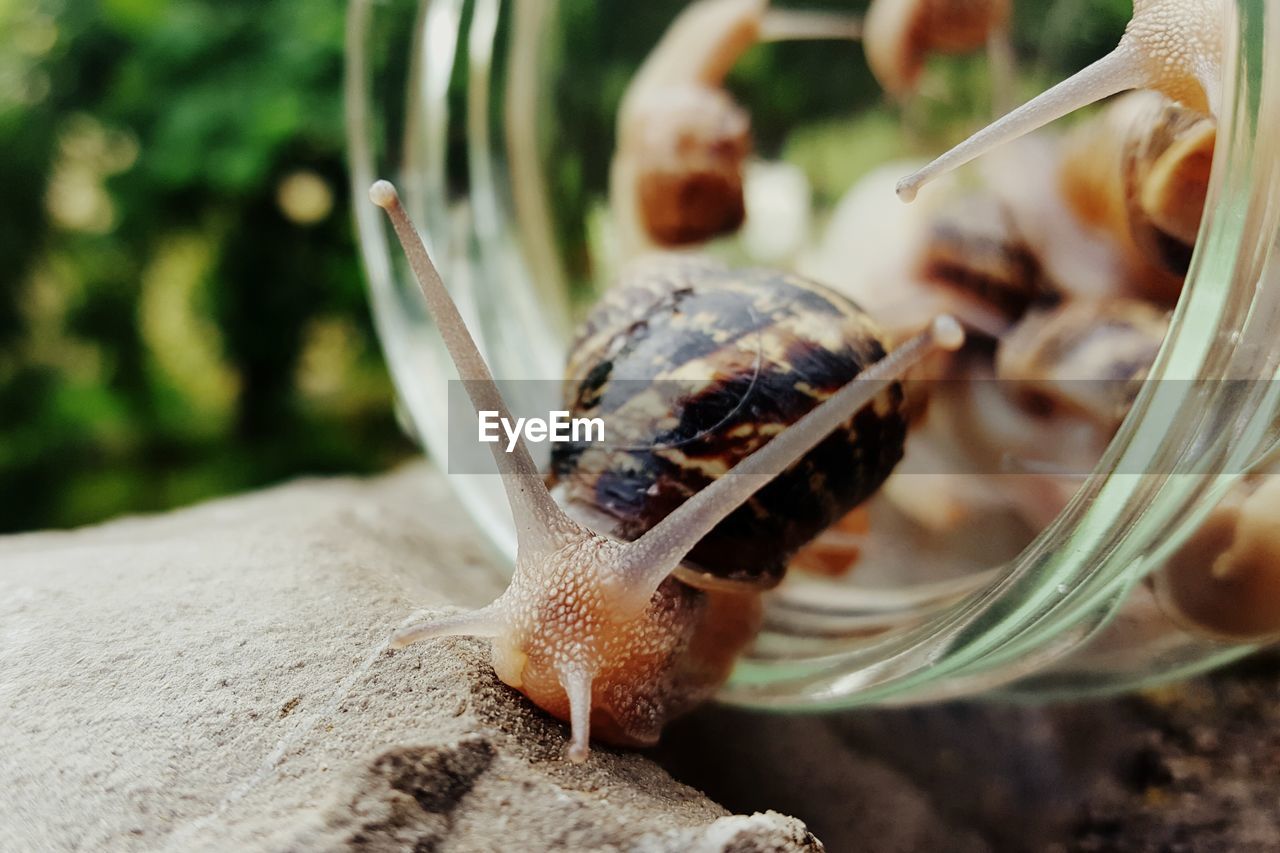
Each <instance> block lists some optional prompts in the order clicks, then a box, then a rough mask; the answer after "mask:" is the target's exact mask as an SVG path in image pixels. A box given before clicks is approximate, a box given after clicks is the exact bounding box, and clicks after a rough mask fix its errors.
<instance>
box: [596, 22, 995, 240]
mask: <svg viewBox="0 0 1280 853" xmlns="http://www.w3.org/2000/svg"><path fill="white" fill-rule="evenodd" d="M1008 10H1009V0H875V2H874V3H873V4H872V6H871V9H870V11H869V12H868V14H867V18H866V29H865V38H864V44H865V45H866V50H867V58H868V61H869V62H870V64H871V68H872V71H873V73H874V74H875V75H876V76H877V78H878V79H879V80H880V82H881V83H882V85H884V86H885V88H886V89H887V90H888V91H891V92H894V93H896V94H899V95H902V94H905V93H906V91H907V90H908V89H909V88H910V87H911V86H913V85H914V81H915V78H916V77H917V76H918V75H919V72H920V69H921V67H922V65H923V62H924V59H925V57H926V56H927V55H928V54H929V53H931V52H950V53H955V52H965V51H968V50H972V49H975V48H977V47H980V46H981V45H983V44H986V43H987V42H988V40H989V38H990V37H991V36H990V34H991V33H992V32H995V31H1001V32H1003V30H1004V29H1005V28H1006V26H1007V20H1008V16H1009V15H1008ZM862 36H863V26H862V22H861V21H858V20H857V19H856V18H850V17H848V16H845V15H839V14H834V13H822V12H806V11H796V10H786V9H778V8H774V7H772V6H771V5H770V4H769V2H768V0H699V2H695V3H693V4H691V5H690V6H689V7H688V8H686V9H685V10H684V11H683V12H682V13H681V14H680V15H679V17H677V18H676V20H675V21H674V22H673V23H672V24H671V26H670V27H669V28H668V29H667V32H666V33H665V34H664V36H663V38H662V40H661V41H660V42H659V44H658V45H657V47H656V48H654V50H653V51H652V52H651V53H650V54H649V56H648V58H647V59H646V60H645V62H644V64H643V65H642V66H641V68H640V70H639V71H638V72H636V75H635V77H634V78H633V79H632V81H631V84H630V85H629V86H628V88H627V91H626V94H625V95H624V96H623V99H622V103H621V105H620V107H619V109H618V122H617V134H618V144H617V151H616V153H615V155H614V159H613V163H612V165H611V168H610V178H609V183H610V196H611V199H610V204H611V207H612V209H613V211H614V215H615V217H616V219H617V224H618V231H619V234H620V240H621V242H622V244H623V250H624V254H627V255H631V254H635V253H637V252H639V251H642V250H645V249H648V248H652V247H653V246H655V245H657V246H668V247H672V246H683V245H689V244H695V243H701V242H704V241H706V240H709V239H711V238H713V237H716V236H719V235H722V234H728V233H731V232H734V231H736V230H737V229H738V228H739V227H740V226H741V225H742V222H743V219H744V217H745V216H746V206H745V201H744V195H743V182H744V167H745V164H746V161H747V159H748V158H749V157H750V155H751V152H752V139H751V119H750V116H749V115H748V114H747V112H746V110H744V109H743V108H742V107H741V106H740V105H739V104H737V103H736V102H735V101H734V99H733V98H732V97H731V96H730V95H729V93H728V92H727V91H725V88H724V81H725V77H726V76H727V75H728V73H729V71H730V70H731V69H732V68H733V66H734V65H735V64H736V63H737V61H738V59H739V58H740V57H741V56H742V55H743V54H744V53H745V52H746V51H747V50H748V49H749V48H750V47H752V46H753V45H755V44H759V43H761V42H767V41H789V40H798V39H808V40H812V39H837V40H853V39H858V38H859V37H862Z"/></svg>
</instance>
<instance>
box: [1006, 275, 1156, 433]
mask: <svg viewBox="0 0 1280 853" xmlns="http://www.w3.org/2000/svg"><path fill="white" fill-rule="evenodd" d="M1168 329H1169V320H1168V315H1167V313H1166V312H1164V311H1162V310H1161V309H1159V308H1157V307H1155V306H1153V305H1150V304H1148V303H1146V302H1143V301H1140V300H1137V299H1123V298H1121V299H1109V300H1104V301H1100V302H1083V301H1077V302H1070V303H1066V304H1063V305H1061V306H1058V307H1056V308H1051V309H1045V310H1038V311H1033V312H1032V313H1030V314H1028V315H1027V316H1026V317H1025V318H1024V319H1023V320H1022V322H1021V323H1019V324H1018V326H1017V327H1015V328H1014V330H1013V331H1012V332H1010V333H1009V334H1008V335H1007V336H1005V337H1004V338H1003V339H1002V340H1001V341H1000V344H999V346H998V348H997V350H996V361H995V365H996V369H995V375H996V377H997V378H998V379H1000V380H1003V381H1005V382H1007V383H1010V388H1012V389H1014V390H1015V392H1016V394H1017V395H1018V396H1020V397H1022V398H1023V400H1024V403H1025V405H1027V406H1028V407H1030V408H1035V409H1039V410H1040V411H1042V412H1046V413H1049V412H1053V413H1060V412H1067V413H1070V414H1073V415H1079V416H1082V417H1085V418H1088V419H1089V420H1091V421H1093V422H1094V423H1096V424H1098V425H1099V427H1101V428H1102V429H1104V430H1105V431H1106V432H1107V434H1108V437H1110V433H1111V432H1113V431H1114V430H1115V429H1116V428H1117V427H1118V426H1119V425H1120V422H1121V421H1122V420H1123V419H1124V416H1125V414H1127V413H1128V411H1129V408H1130V406H1132V405H1133V401H1134V399H1135V398H1136V397H1137V393H1138V389H1139V388H1140V387H1141V384H1142V381H1143V380H1144V379H1145V378H1146V376H1147V372H1148V371H1149V370H1150V368H1151V365H1152V364H1153V363H1154V362H1155V358H1156V354H1157V353H1158V352H1159V350H1160V344H1161V342H1163V340H1164V336H1165V333H1166V332H1167V331H1168Z"/></svg>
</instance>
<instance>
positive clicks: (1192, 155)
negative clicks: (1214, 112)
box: [1060, 92, 1217, 305]
mask: <svg viewBox="0 0 1280 853" xmlns="http://www.w3.org/2000/svg"><path fill="white" fill-rule="evenodd" d="M1216 138H1217V124H1216V122H1215V121H1214V120H1213V119H1211V118H1209V117H1207V116H1204V115H1201V114H1200V113H1196V112H1193V111H1191V110H1188V109H1186V108H1184V107H1180V106H1178V105H1177V104H1175V103H1173V102H1172V101H1170V100H1168V99H1167V98H1164V97H1163V96H1161V95H1159V94H1156V93H1153V92H1140V93H1135V94H1131V95H1127V96H1125V97H1123V98H1120V99H1119V100H1117V101H1116V102H1115V103H1114V104H1112V105H1110V106H1109V107H1107V109H1105V110H1104V111H1103V112H1102V113H1101V114H1100V115H1098V116H1097V117H1095V118H1093V119H1092V120H1090V121H1088V122H1085V123H1084V124H1083V125H1081V126H1080V128H1078V129H1077V130H1076V131H1074V132H1073V133H1072V134H1071V135H1070V136H1069V137H1068V139H1067V141H1066V144H1065V146H1064V151H1063V158H1062V168H1061V172H1060V183H1061V187H1062V191H1063V194H1064V196H1065V197H1066V199H1067V202H1068V204H1069V205H1070V207H1071V209H1072V210H1073V212H1074V213H1075V214H1076V215H1077V216H1079V217H1080V219H1081V220H1082V221H1083V222H1084V223H1085V224H1087V225H1089V226H1091V227H1094V228H1097V229H1099V230H1101V231H1104V232H1106V233H1107V234H1108V235H1110V237H1111V238H1112V240H1113V241H1114V242H1115V243H1116V244H1117V246H1118V247H1119V248H1120V250H1121V252H1122V254H1123V255H1124V257H1125V260H1126V266H1127V268H1128V279H1129V283H1130V290H1132V291H1133V292H1136V293H1138V294H1140V295H1143V296H1146V297H1147V298H1150V299H1154V300H1156V301H1158V302H1161V303H1164V304H1170V305H1171V304H1173V302H1175V301H1176V300H1177V298H1178V294H1179V293H1180V292H1181V290H1182V280H1183V277H1184V276H1185V275H1186V272H1187V267H1188V265H1189V263H1190V260H1191V252H1192V249H1193V248H1194V246H1195V240H1196V234H1197V232H1198V230H1199V227H1200V218H1201V215H1202V214H1203V212H1204V204H1205V197H1206V195H1207V193H1208V187H1209V173H1210V170H1211V167H1212V163H1213V150H1214V144H1215V142H1216Z"/></svg>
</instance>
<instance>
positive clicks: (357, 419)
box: [0, 0, 1130, 531]
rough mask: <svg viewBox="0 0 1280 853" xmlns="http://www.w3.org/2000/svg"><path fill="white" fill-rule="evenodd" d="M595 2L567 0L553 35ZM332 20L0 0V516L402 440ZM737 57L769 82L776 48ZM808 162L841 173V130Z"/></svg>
mask: <svg viewBox="0 0 1280 853" xmlns="http://www.w3.org/2000/svg"><path fill="white" fill-rule="evenodd" d="M591 2H592V0H571V1H570V0H566V2H563V3H562V4H561V7H562V8H561V15H562V16H563V17H562V20H563V21H564V22H565V26H566V32H576V31H575V30H574V29H573V16H574V14H575V10H576V11H577V12H578V13H580V14H581V15H582V16H583V17H584V19H585V18H588V17H590V18H594V17H595V16H594V15H591V14H590V3H591ZM584 4H585V5H584ZM810 5H818V6H826V7H843V6H845V5H846V4H844V3H839V2H822V3H813V4H810ZM847 5H848V6H851V7H853V8H855V9H856V8H860V7H862V6H864V5H865V3H861V2H859V3H853V2H850V3H849V4H847ZM1039 6H1040V4H1038V3H1031V2H1028V0H1021V2H1020V3H1018V7H1019V12H1018V14H1019V26H1018V33H1019V45H1018V46H1019V49H1020V52H1023V53H1026V54H1037V55H1042V56H1043V55H1045V54H1046V53H1052V52H1053V50H1052V45H1050V46H1049V49H1048V50H1046V45H1045V44H1044V35H1043V33H1044V31H1045V22H1044V21H1043V20H1042V17H1043V16H1042V14H1041V12H1040V10H1039ZM1062 7H1066V8H1067V10H1068V16H1067V17H1066V18H1065V19H1064V20H1066V21H1067V23H1069V24H1070V25H1071V27H1072V39H1070V40H1069V42H1067V41H1064V42H1063V44H1064V45H1065V44H1068V43H1069V45H1070V48H1069V50H1070V55H1066V54H1063V53H1062V52H1061V51H1060V52H1059V55H1057V56H1055V57H1054V59H1055V63H1054V64H1055V65H1058V64H1060V65H1061V66H1062V67H1065V68H1070V67H1079V65H1082V64H1083V63H1084V62H1085V61H1087V60H1089V59H1091V58H1093V57H1094V56H1096V55H1097V54H1098V53H1100V52H1101V51H1102V50H1103V49H1105V47H1106V46H1107V44H1108V40H1110V41H1111V42H1112V43H1114V38H1115V35H1116V33H1117V32H1118V31H1119V29H1120V27H1121V26H1122V25H1123V22H1124V21H1125V20H1126V19H1127V17H1128V13H1129V8H1130V7H1129V3H1128V2H1127V0H1079V2H1075V3H1060V4H1059V7H1058V13H1057V14H1058V15H1059V17H1062V14H1061V10H1062ZM1076 9H1078V11H1079V15H1078V16H1075V15H1071V14H1070V12H1071V11H1072V10H1076ZM344 15H345V4H344V3H342V2H340V0H0V530H5V531H12V530H24V529H33V528H39V527H63V526H70V525H77V524H83V523H87V522H92V521H96V520H100V519H103V518H107V517H109V516H112V515H116V514H119V513H122V512H137V511H148V510H158V509H163V508H166V507H170V506H175V505H180V504H184V503H190V502H192V501H195V500H197V499H201V498H205V497H209V496H212V495H218V494H224V493H228V492H233V491H239V490H244V489H248V488H252V487H255V486H259V485H263V484H267V483H273V482H278V481H280V480H282V479H285V478H288V477H290V476H294V475H298V474H303V473H315V474H324V473H332V472H369V471H377V470H382V469H385V468H387V467H389V466H391V465H393V464H394V463H395V462H396V461H397V460H400V459H404V458H406V457H407V456H409V455H410V454H411V453H412V452H413V446H412V445H411V443H410V442H409V441H408V440H407V439H406V438H404V436H403V434H402V433H401V431H400V430H399V428H398V427H397V425H396V421H395V416H394V408H393V404H392V390H391V386H390V382H389V380H388V378H387V375H386V373H385V370H384V368H383V365H382V362H381V358H380V354H379V352H378V347H377V342H376V340H375V337H374V335H373V331H372V327H371V324H370V320H369V316H368V312H367V309H366V306H365V302H364V294H363V284H362V280H361V273H360V268H359V262H358V253H357V250H356V246H355V245H354V242H353V237H352V230H351V222H350V220H351V215H350V207H349V205H350V198H349V193H348V190H347V185H346V175H345V165H344V140H343V124H342V121H343V113H342V95H341V92H342V72H343V55H342V50H343V24H344ZM588 35H589V33H588ZM640 35H642V36H645V37H646V38H647V37H648V36H647V35H645V34H640ZM629 37H637V36H627V35H625V34H618V33H610V34H609V39H608V40H607V41H609V42H614V41H616V40H617V39H618V38H629ZM596 47H599V46H598V45H597V46H596ZM1065 49H1066V48H1064V50H1065ZM632 52H633V53H634V52H635V51H632ZM575 55H576V56H577V57H579V58H577V59H575V61H580V62H581V63H582V64H583V65H584V72H583V73H582V75H581V76H580V79H581V80H583V81H596V80H613V81H614V82H615V84H616V85H614V86H613V87H612V90H611V91H612V94H608V95H607V96H598V97H586V98H584V99H582V103H585V104H588V105H590V107H591V109H593V110H597V111H598V112H599V115H598V116H594V117H592V121H591V122H590V123H591V124H593V125H595V126H597V127H598V128H603V129H605V133H604V135H605V136H607V130H608V128H610V127H611V122H612V112H611V110H612V103H611V102H612V101H614V100H616V97H617V96H618V94H620V92H621V88H622V87H623V86H624V85H625V80H619V79H617V78H618V75H617V74H612V75H611V74H607V73H604V71H603V70H602V69H600V68H590V67H588V66H604V65H607V64H608V62H609V53H608V52H607V51H605V50H603V49H593V46H592V45H591V44H587V45H584V47H583V48H582V49H581V51H580V53H577V54H575ZM741 73H743V74H746V75H755V76H756V77H757V78H760V77H762V78H763V79H766V80H769V79H775V78H774V77H773V76H772V74H771V72H770V68H769V60H768V57H767V56H766V57H764V58H763V59H759V60H757V61H754V62H751V63H747V64H745V65H744V68H743V69H742V72H741ZM778 79H781V78H778ZM812 85H813V86H821V87H847V86H848V81H847V80H841V79H836V77H835V76H831V77H830V79H817V80H814V81H813V83H812ZM807 88H808V86H807V85H806V86H802V87H800V88H799V89H797V90H795V91H790V90H788V91H783V92H780V93H778V95H777V97H778V98H780V99H787V98H795V99H801V100H803V98H804V96H805V90H806V89H807ZM886 122H887V123H886V125H885V127H886V128H888V129H887V130H885V132H884V134H883V136H884V145H885V146H888V147H889V148H892V146H893V145H895V144H896V142H895V138H896V137H895V136H894V131H893V128H894V126H895V124H894V122H892V121H888V120H886ZM864 130H866V131H867V132H870V130H873V128H864ZM598 155H599V156H597V157H596V158H595V159H596V161H597V162H596V163H595V164H587V165H585V166H584V167H583V168H584V169H585V168H594V169H601V168H605V167H606V166H607V161H608V152H607V151H602V152H598ZM807 156H809V157H810V158H812V157H819V158H827V159H828V160H830V163H831V171H832V173H833V174H834V173H835V172H840V171H841V170H844V171H848V168H849V161H848V160H847V158H846V156H845V155H844V154H843V153H842V152H841V150H840V148H839V146H838V145H837V146H836V147H831V146H825V147H824V146H821V145H818V146H817V147H816V148H815V150H814V151H813V152H810V153H809V155H807ZM575 174H577V173H574V172H573V170H569V172H567V173H566V174H565V175H563V176H560V177H561V178H562V179H563V180H559V183H561V184H564V186H563V187H560V188H559V189H558V190H557V191H558V192H561V193H563V194H564V195H565V196H566V197H567V196H571V195H572V185H573V183H574V180H578V181H579V182H581V176H580V175H579V176H578V178H575ZM849 179H850V178H849V177H848V176H845V177H842V178H841V182H840V183H841V185H847V180H849Z"/></svg>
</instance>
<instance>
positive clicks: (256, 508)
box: [0, 467, 821, 853]
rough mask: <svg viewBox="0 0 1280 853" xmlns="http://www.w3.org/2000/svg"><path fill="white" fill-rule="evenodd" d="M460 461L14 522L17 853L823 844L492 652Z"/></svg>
mask: <svg viewBox="0 0 1280 853" xmlns="http://www.w3.org/2000/svg"><path fill="white" fill-rule="evenodd" d="M492 566H493V563H492V562H491V558H490V556H489V555H488V553H487V552H486V550H485V548H484V547H483V546H482V545H481V544H480V543H479V542H478V541H477V537H476V534H475V533H474V529H473V528H472V527H471V526H470V525H469V524H468V523H467V522H466V520H465V519H464V518H463V516H462V514H461V510H460V509H459V508H458V507H457V505H456V501H454V500H453V499H452V497H451V496H450V495H449V494H448V492H447V491H446V489H445V486H444V483H443V481H442V479H441V478H439V477H437V476H434V475H429V474H428V472H427V469H425V468H423V467H417V468H411V469H408V470H406V471H403V472H401V473H399V474H396V475H392V476H390V477H387V478H383V479H380V480H377V481H371V482H359V481H351V480H337V481H326V482H302V483H296V484H293V485H291V486H287V487H284V488H280V489H275V490H271V491H268V492H264V493H260V494H257V495H252V496H248V497H243V498H235V499H230V500H225V501H219V502H215V503H212V504H207V505H204V506H201V507H197V508H195V509H191V510H186V511H183V512H177V513H173V514H171V515H167V516H161V517H155V518H140V519H129V520H123V521H119V522H115V523H112V524H108V525H105V526H102V527H98V528H92V529H86V530H81V531H76V532H71V533H45V534H35V535H28V536H18V537H11V538H8V539H4V540H0V790H3V791H4V801H3V805H2V806H0V849H2V850H15V851H16V850H22V851H39V850H69V849H79V850H94V851H103V850H182V851H186V850H335V851H337V850H387V851H391V850H413V851H426V850H450V851H454V850H457V851H462V850H507V849H515V848H518V849H521V850H525V851H536V850H548V849H573V850H577V849H581V850H620V849H626V850H639V851H660V850H702V851H708V853H711V851H722V850H723V851H729V850H741V851H746V850H751V851H800V850H819V849H821V848H820V845H819V844H818V842H817V841H816V840H815V839H814V838H813V837H812V836H811V835H809V834H808V833H807V832H806V831H805V828H804V827H803V825H801V824H800V823H799V822H797V821H795V820H793V819H791V818H787V817H784V816H781V815H778V814H776V813H765V814H759V815H754V816H741V815H740V816H734V815H730V814H729V813H728V812H727V811H726V810H725V809H723V808H721V807H720V806H718V805H716V804H715V803H714V802H712V801H711V800H709V799H707V798H706V797H704V796H703V795H701V794H699V793H698V792H697V791H695V790H693V789H691V788H688V787H685V786H684V785H681V784H678V783H676V782H675V781H673V780H672V779H671V778H670V777H669V776H668V775H667V774H666V773H665V772H664V771H663V770H662V769H661V768H659V767H658V766H656V765H655V764H654V763H653V762H652V761H650V760H648V759H647V758H645V757H643V756H640V755H637V754H634V753H625V752H614V751H610V750H607V749H598V750H597V751H596V752H595V753H594V754H593V757H592V759H591V761H590V762H588V763H587V764H586V765H585V766H581V767H579V766H574V765H570V764H568V763H567V762H566V761H564V760H563V758H562V750H563V744H564V737H565V733H564V729H563V727H562V726H561V725H559V724H558V723H556V722H554V721H552V720H550V719H548V718H546V717H544V716H543V715H542V714H541V713H539V712H537V711H536V710H534V709H532V708H531V707H530V706H529V705H528V704H527V703H526V702H524V701H523V699H522V698H521V697H520V696H518V695H517V694H515V693H514V692H513V691H511V690H509V689H508V688H506V687H505V686H503V685H502V684H500V683H499V682H497V681H496V680H495V679H494V678H493V676H492V674H491V673H492V671H491V669H490V668H489V666H488V663H487V656H486V653H485V650H484V649H483V647H482V646H481V645H480V644H479V643H477V642H475V641H470V640H442V641H437V642H434V643H425V644H419V645H418V646H415V647H413V648H411V649H408V650H405V651H402V652H396V653H392V652H390V651H388V650H387V649H386V641H387V638H388V636H389V635H390V633H391V632H392V631H393V630H394V629H395V628H396V627H397V626H399V625H400V624H403V623H404V622H405V621H406V620H407V619H408V618H409V617H410V616H411V615H412V614H414V613H415V612H416V608H419V607H423V606H425V607H437V606H441V605H445V604H455V605H463V606H474V605H478V604H480V603H483V602H485V601H487V600H488V599H490V598H492V597H493V595H495V594H496V593H497V592H498V591H499V589H500V580H499V578H498V577H497V575H496V573H495V572H494V571H493V570H492Z"/></svg>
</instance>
